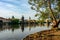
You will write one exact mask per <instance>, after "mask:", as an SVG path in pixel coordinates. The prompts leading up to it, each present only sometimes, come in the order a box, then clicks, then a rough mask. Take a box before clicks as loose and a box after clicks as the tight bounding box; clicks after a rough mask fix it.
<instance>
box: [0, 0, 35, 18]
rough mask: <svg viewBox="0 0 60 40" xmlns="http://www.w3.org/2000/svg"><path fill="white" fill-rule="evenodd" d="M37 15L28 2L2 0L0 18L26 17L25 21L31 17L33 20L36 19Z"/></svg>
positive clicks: (0, 2)
mask: <svg viewBox="0 0 60 40" xmlns="http://www.w3.org/2000/svg"><path fill="white" fill-rule="evenodd" d="M35 14H36V13H35V11H33V10H31V8H30V5H29V4H28V0H0V17H4V18H9V17H10V18H11V17H12V16H15V17H16V18H21V16H22V15H24V17H25V19H28V18H29V16H30V17H31V19H36V18H35V16H34V15H35Z"/></svg>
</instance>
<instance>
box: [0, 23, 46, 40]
mask: <svg viewBox="0 0 60 40" xmlns="http://www.w3.org/2000/svg"><path fill="white" fill-rule="evenodd" d="M45 29H47V27H40V26H37V25H36V24H29V25H25V24H21V25H1V27H0V40H21V39H23V38H24V37H26V36H27V35H29V34H32V33H35V32H38V31H41V30H45ZM1 31H2V32H1Z"/></svg>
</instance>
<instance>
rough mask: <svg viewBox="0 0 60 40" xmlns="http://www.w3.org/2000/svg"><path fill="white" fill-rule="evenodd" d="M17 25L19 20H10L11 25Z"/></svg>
mask: <svg viewBox="0 0 60 40" xmlns="http://www.w3.org/2000/svg"><path fill="white" fill-rule="evenodd" d="M18 23H19V19H13V20H11V24H18Z"/></svg>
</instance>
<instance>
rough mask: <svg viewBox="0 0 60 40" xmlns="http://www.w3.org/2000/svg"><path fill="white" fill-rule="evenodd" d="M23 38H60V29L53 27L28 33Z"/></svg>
mask: <svg viewBox="0 0 60 40" xmlns="http://www.w3.org/2000/svg"><path fill="white" fill-rule="evenodd" d="M23 40H60V30H58V29H51V30H45V31H41V32H37V33H34V34H30V35H28V36H27V37H26V38H24V39H23Z"/></svg>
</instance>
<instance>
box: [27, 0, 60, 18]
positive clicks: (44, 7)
mask: <svg viewBox="0 0 60 40" xmlns="http://www.w3.org/2000/svg"><path fill="white" fill-rule="evenodd" d="M48 1H50V3H51V5H49V4H48ZM28 3H29V4H30V5H31V9H33V10H35V11H36V12H39V13H38V14H36V15H35V16H36V17H37V16H38V17H39V19H40V18H42V19H47V18H52V16H51V12H50V10H49V6H51V9H52V11H53V15H54V16H55V17H56V16H57V15H58V14H59V13H60V0H29V1H28Z"/></svg>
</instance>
